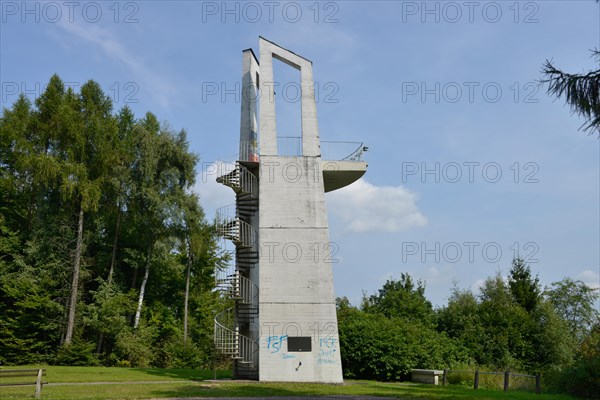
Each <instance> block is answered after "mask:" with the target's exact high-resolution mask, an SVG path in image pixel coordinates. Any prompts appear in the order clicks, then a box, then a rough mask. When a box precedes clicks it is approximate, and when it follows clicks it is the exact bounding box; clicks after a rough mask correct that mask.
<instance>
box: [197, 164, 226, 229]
mask: <svg viewBox="0 0 600 400" xmlns="http://www.w3.org/2000/svg"><path fill="white" fill-rule="evenodd" d="M234 166H235V164H233V163H226V162H224V161H216V162H212V163H203V164H202V171H201V172H200V174H198V177H196V185H195V186H194V192H195V193H197V194H198V195H199V196H200V204H202V207H203V208H204V213H205V215H206V218H207V219H208V220H212V219H213V218H214V217H215V211H216V209H217V208H219V207H223V206H226V205H229V204H232V203H234V202H235V195H234V192H233V190H232V189H231V188H228V187H227V186H225V185H222V184H220V183H218V182H217V180H216V179H217V177H218V176H221V175H224V174H226V173H228V172H231V171H232V170H233V168H234Z"/></svg>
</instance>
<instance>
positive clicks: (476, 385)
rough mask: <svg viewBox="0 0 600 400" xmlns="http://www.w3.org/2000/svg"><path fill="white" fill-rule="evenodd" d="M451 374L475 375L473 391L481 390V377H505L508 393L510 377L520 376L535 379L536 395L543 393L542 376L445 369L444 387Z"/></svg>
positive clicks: (508, 372) (505, 389) (505, 386)
mask: <svg viewBox="0 0 600 400" xmlns="http://www.w3.org/2000/svg"><path fill="white" fill-rule="evenodd" d="M451 372H461V373H467V374H475V376H474V379H473V381H474V382H473V389H475V390H477V389H479V375H504V391H505V392H508V388H509V386H510V377H511V375H512V376H519V377H523V378H534V379H535V393H536V394H540V393H542V376H541V375H540V374H535V375H528V374H516V373H513V372H510V371H502V372H492V371H479V370H478V369H476V370H475V371H466V370H459V369H444V375H443V376H442V385H447V384H448V374H449V373H451Z"/></svg>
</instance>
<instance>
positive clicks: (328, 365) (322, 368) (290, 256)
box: [215, 37, 367, 383]
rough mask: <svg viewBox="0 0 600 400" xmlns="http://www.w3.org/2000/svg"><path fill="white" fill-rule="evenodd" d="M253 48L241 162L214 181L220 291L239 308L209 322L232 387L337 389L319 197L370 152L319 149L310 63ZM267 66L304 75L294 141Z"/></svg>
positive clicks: (264, 45) (352, 174) (339, 145)
mask: <svg viewBox="0 0 600 400" xmlns="http://www.w3.org/2000/svg"><path fill="white" fill-rule="evenodd" d="M259 48H260V63H259V61H258V60H257V59H256V57H255V55H254V53H253V52H252V50H245V51H244V52H243V58H242V60H243V61H242V64H243V67H242V96H241V98H242V107H241V108H242V112H241V128H240V153H239V160H238V161H237V162H236V164H235V167H234V168H233V170H232V171H231V172H228V173H226V174H224V175H223V176H221V177H219V178H218V179H217V181H218V182H220V183H223V184H224V185H227V186H229V187H231V188H232V189H233V190H234V191H235V193H236V203H235V204H233V205H231V206H227V207H224V208H222V209H220V210H219V211H218V216H217V220H218V230H219V232H220V234H221V235H222V236H223V237H225V238H227V239H230V240H231V241H233V243H234V244H235V255H236V262H235V270H233V271H230V272H229V273H228V274H227V276H225V277H221V278H220V279H219V281H218V283H219V286H220V287H222V288H223V289H224V290H225V291H226V292H227V293H228V294H229V296H230V297H231V298H232V299H233V300H234V304H235V306H234V307H233V309H232V310H228V311H227V312H224V313H222V314H220V315H219V316H217V318H216V319H215V343H216V345H217V347H218V348H219V349H220V350H221V351H222V352H224V353H225V354H228V355H230V356H231V357H232V358H233V359H234V374H235V376H236V377H240V378H253V379H259V380H261V381H293V382H329V383H339V382H342V366H341V362H340V348H339V340H338V331H337V318H336V310H335V294H334V290H333V275H332V268H331V267H332V262H333V261H335V258H334V256H333V255H332V253H335V252H336V251H337V248H336V245H335V244H332V243H330V242H329V229H328V223H327V209H326V205H325V192H328V191H332V190H335V189H339V188H341V187H344V186H346V185H349V184H350V183H352V182H354V181H356V180H357V179H358V178H360V177H361V176H362V175H363V174H364V173H365V171H366V168H367V164H366V163H365V162H363V161H362V153H363V151H364V150H365V149H366V148H365V147H364V146H363V144H362V143H355V142H354V143H349V142H321V141H320V140H319V128H318V124H317V107H316V101H315V93H314V81H313V71H312V62H311V61H309V60H307V59H305V58H303V57H301V56H299V55H297V54H295V53H293V52H291V51H289V50H286V49H284V48H282V47H280V46H278V45H277V44H275V43H273V42H270V41H268V40H266V39H264V38H262V37H261V38H260V45H259ZM273 59H276V60H279V61H282V62H283V63H285V64H287V65H288V66H290V67H291V68H295V69H297V70H299V71H300V86H301V107H302V113H301V114H302V117H301V118H302V119H301V120H302V132H301V134H300V136H297V137H278V136H277V126H276V113H275V92H274V88H275V86H276V85H275V82H276V80H275V77H274V76H273ZM257 105H258V106H260V115H259V118H258V120H257ZM284 149H285V150H284Z"/></svg>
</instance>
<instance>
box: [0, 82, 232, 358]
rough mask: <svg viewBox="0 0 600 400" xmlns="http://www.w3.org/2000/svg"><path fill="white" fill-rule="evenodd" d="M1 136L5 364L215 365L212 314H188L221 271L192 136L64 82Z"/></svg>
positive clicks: (0, 349)
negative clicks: (197, 186) (196, 191)
mask: <svg viewBox="0 0 600 400" xmlns="http://www.w3.org/2000/svg"><path fill="white" fill-rule="evenodd" d="M0 132H1V134H0V167H1V168H0V191H1V193H2V196H0V315H2V317H1V318H0V355H1V357H2V362H3V363H6V364H22V363H28V362H58V363H62V364H65V363H74V364H85V363H88V364H96V363H97V362H98V360H100V361H101V362H102V363H104V364H108V365H117V364H118V365H136V366H144V365H153V364H157V365H158V364H160V365H171V364H173V365H174V364H177V365H188V366H192V364H193V363H205V364H206V363H208V360H209V359H210V357H211V355H212V347H213V346H212V329H209V326H212V318H213V314H212V313H211V312H202V313H196V314H194V313H195V312H196V309H198V308H202V307H204V306H206V307H212V306H213V305H214V304H215V303H214V301H213V300H214V299H213V297H212V294H211V293H212V289H213V287H214V270H215V269H216V268H219V266H220V265H221V264H222V262H223V260H222V257H221V256H219V254H217V252H216V250H215V249H216V241H215V236H214V232H213V231H212V230H211V229H210V226H209V224H208V223H207V222H206V221H205V220H204V214H203V211H202V208H201V206H200V205H199V200H198V198H197V196H195V195H193V194H192V193H190V188H191V186H192V185H193V183H194V179H195V167H196V164H197V161H198V157H197V156H196V155H195V154H193V153H191V152H190V151H189V148H188V146H189V144H188V141H187V136H186V132H185V131H183V130H182V131H179V132H175V131H174V130H173V129H171V128H170V127H169V126H168V124H166V123H162V124H161V123H160V122H159V120H158V118H157V117H156V116H155V115H153V114H152V113H146V115H145V116H144V117H143V118H142V119H136V118H135V116H134V114H133V113H132V111H131V110H130V109H129V108H127V107H124V108H123V109H121V110H119V111H118V112H117V113H116V114H113V109H112V104H111V101H110V98H109V96H107V95H106V94H105V93H104V92H103V91H102V89H101V87H100V86H99V85H98V84H97V83H96V82H94V81H89V82H87V83H85V84H84V85H82V87H81V90H80V91H79V93H76V92H75V91H73V90H72V89H66V88H65V85H64V84H63V82H62V81H61V79H60V78H59V77H58V76H57V75H54V76H52V77H51V79H50V82H49V83H48V85H47V87H46V89H45V90H44V91H43V93H41V95H40V96H39V97H38V98H37V99H36V101H35V103H34V104H32V103H31V101H29V100H28V99H27V98H26V97H25V96H23V95H21V96H20V97H19V98H18V99H17V101H16V102H15V104H14V105H13V107H12V108H8V109H3V110H2V115H1V116H0ZM184 221H185V223H184ZM80 226H81V227H82V229H78V228H79V227H80ZM183 227H185V229H184V228H183ZM185 243H189V246H185V245H183V244H185ZM191 258H193V259H191ZM190 260H191V262H190ZM188 270H189V273H186V272H187V271H188ZM146 271H148V279H142V277H143V276H144V274H145V272H146ZM142 283H143V285H142ZM142 286H143V287H142ZM144 294H145V295H144ZM184 299H187V301H184ZM202 301H204V302H205V305H202V306H200V305H199V302H202ZM184 303H189V310H187V309H186V310H185V311H184V306H183V305H184ZM203 311H204V310H203ZM134 321H135V323H134ZM184 322H187V325H188V327H189V329H188V331H189V334H188V337H189V340H188V341H187V343H186V347H185V348H186V349H187V350H189V351H180V350H179V349H178V348H177V346H176V345H175V344H174V343H178V342H181V341H182V340H183V337H184V327H183V326H184ZM134 324H135V325H139V327H138V329H132V325H134ZM63 343H64V344H63ZM69 343H70V344H69ZM155 353H156V354H158V353H160V354H162V355H159V356H157V355H156V354H155ZM188 353H189V354H188ZM196 366H197V365H196Z"/></svg>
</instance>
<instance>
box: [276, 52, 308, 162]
mask: <svg viewBox="0 0 600 400" xmlns="http://www.w3.org/2000/svg"><path fill="white" fill-rule="evenodd" d="M273 78H274V81H275V112H276V114H277V118H276V121H277V122H276V123H277V154H278V155H279V156H292V157H298V156H301V155H302V89H301V84H300V71H299V70H297V69H296V68H294V67H291V66H290V65H287V64H285V63H283V62H282V61H279V60H277V59H276V58H273Z"/></svg>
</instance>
